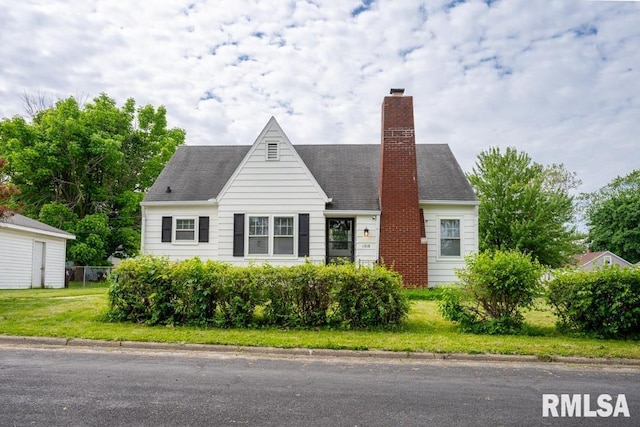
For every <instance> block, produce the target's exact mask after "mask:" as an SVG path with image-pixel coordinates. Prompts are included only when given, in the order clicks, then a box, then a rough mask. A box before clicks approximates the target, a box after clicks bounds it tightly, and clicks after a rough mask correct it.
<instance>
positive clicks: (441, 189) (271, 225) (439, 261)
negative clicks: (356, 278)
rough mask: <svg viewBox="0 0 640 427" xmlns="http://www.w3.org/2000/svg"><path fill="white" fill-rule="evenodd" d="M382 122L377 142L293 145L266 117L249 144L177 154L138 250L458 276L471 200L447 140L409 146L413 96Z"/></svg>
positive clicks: (439, 280) (420, 281) (410, 278)
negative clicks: (384, 267) (339, 262)
mask: <svg viewBox="0 0 640 427" xmlns="http://www.w3.org/2000/svg"><path fill="white" fill-rule="evenodd" d="M382 122H383V135H382V138H381V139H382V141H381V143H380V144H322V145H294V144H292V143H291V141H290V140H289V138H288V137H287V135H286V134H285V133H284V131H283V130H282V128H281V127H280V125H279V124H278V122H277V121H276V120H275V119H274V118H271V119H270V120H269V121H268V123H267V124H266V126H265V127H264V129H263V131H262V132H261V133H260V135H258V137H257V139H256V140H255V142H254V143H253V145H251V146H248V145H244V146H243V145H236V146H215V145H212V146H182V147H179V148H178V150H177V151H176V153H175V154H174V156H173V157H172V159H171V160H170V161H169V162H168V163H167V165H166V167H165V168H164V170H163V171H162V173H161V174H160V175H159V177H158V178H157V180H156V182H155V183H154V185H153V186H152V188H151V189H150V190H149V192H148V193H147V195H146V197H145V199H144V201H143V202H142V252H143V253H146V254H155V255H164V256H169V257H170V258H173V259H184V258H190V257H194V256H199V257H201V258H203V259H215V260H221V261H225V262H229V263H233V264H240V265H246V264H249V263H251V262H253V263H263V262H268V263H272V264H279V265H293V264H298V263H302V262H305V260H310V261H311V262H317V263H320V262H329V261H331V260H334V259H337V258H344V259H348V260H351V261H355V262H358V263H364V264H371V263H375V262H383V263H384V264H386V265H388V266H391V267H392V268H394V269H395V270H397V271H398V272H400V273H401V274H402V276H403V279H404V283H405V285H406V286H427V285H429V286H437V285H439V284H443V283H449V282H451V281H454V280H456V278H455V275H454V269H455V268H458V267H462V266H464V256H465V255H467V254H468V253H472V252H475V251H477V248H478V200H477V198H476V196H475V194H474V192H473V190H472V188H471V186H470V184H469V182H468V180H467V179H466V177H465V175H464V173H463V172H462V170H461V168H460V166H459V165H458V163H457V161H456V159H455V157H454V156H453V154H452V152H451V150H450V149H449V147H448V146H447V145H446V144H415V132H414V120H413V99H412V97H410V96H404V91H403V90H392V95H391V96H387V97H385V98H384V101H383V105H382ZM212 142H215V141H212Z"/></svg>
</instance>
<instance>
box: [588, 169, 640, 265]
mask: <svg viewBox="0 0 640 427" xmlns="http://www.w3.org/2000/svg"><path fill="white" fill-rule="evenodd" d="M583 199H584V200H585V201H586V202H587V204H586V210H585V218H586V221H587V225H588V229H589V238H588V240H589V245H590V247H591V249H592V250H595V251H605V250H606V251H611V252H614V253H615V254H616V255H619V256H621V257H622V258H624V259H626V260H627V261H629V262H631V263H637V262H638V261H640V169H636V170H634V171H632V172H631V173H629V174H628V175H626V176H624V177H617V178H615V179H614V180H613V181H611V182H610V183H609V184H607V185H606V186H604V187H603V188H601V189H600V190H598V191H596V192H594V193H590V194H585V195H583Z"/></svg>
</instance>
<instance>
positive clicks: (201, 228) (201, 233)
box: [198, 216, 209, 243]
mask: <svg viewBox="0 0 640 427" xmlns="http://www.w3.org/2000/svg"><path fill="white" fill-rule="evenodd" d="M198 242H200V243H207V242H209V217H208V216H201V217H199V218H198Z"/></svg>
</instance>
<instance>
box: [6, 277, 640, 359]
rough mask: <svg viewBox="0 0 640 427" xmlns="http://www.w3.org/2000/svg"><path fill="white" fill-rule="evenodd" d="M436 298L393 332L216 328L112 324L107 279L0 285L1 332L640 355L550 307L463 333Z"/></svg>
mask: <svg viewBox="0 0 640 427" xmlns="http://www.w3.org/2000/svg"><path fill="white" fill-rule="evenodd" d="M437 304H438V303H437V301H427V300H416V299H414V300H412V302H411V312H410V315H409V318H408V319H407V320H406V322H405V323H404V324H403V326H402V327H401V328H399V329H397V330H394V331H344V330H328V329H321V330H298V329H291V330H283V329H274V328H269V329H216V328H197V327H166V326H145V325H137V324H132V323H109V322H105V321H104V320H103V318H104V313H105V312H106V310H107V288H105V287H104V285H101V286H100V285H98V286H93V287H82V284H80V287H77V285H76V284H74V285H72V287H71V288H70V289H57V290H54V289H29V290H4V291H0V334H4V335H24V336H47V337H62V338H86V339H102V340H116V341H118V340H122V341H124V340H127V341H157V342H170V343H198V344H226V345H233V346H268V347H282V348H291V347H303V348H330V349H355V350H392V351H412V352H437V353H475V354H482V353H492V354H525V355H536V356H538V357H540V358H543V359H544V358H547V357H549V356H585V357H611V358H632V359H640V342H638V341H616V340H598V339H588V338H577V337H570V336H564V335H560V334H558V333H557V332H556V331H555V329H554V322H555V319H554V317H553V315H552V314H551V313H550V312H549V311H548V310H542V309H541V310H539V311H532V312H528V313H527V315H526V320H527V324H528V329H527V335H518V336H505V335H502V336H483V335H474V334H465V333H460V332H458V331H457V330H456V327H455V325H453V324H451V323H449V322H446V321H445V320H443V319H442V317H441V316H440V315H439V313H438V310H437Z"/></svg>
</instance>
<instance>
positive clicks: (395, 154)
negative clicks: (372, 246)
mask: <svg viewBox="0 0 640 427" xmlns="http://www.w3.org/2000/svg"><path fill="white" fill-rule="evenodd" d="M418 200H419V196H418V168H417V162H416V141H415V127H414V121H413V97H411V96H404V89H391V96H386V97H385V98H384V101H383V102H382V146H381V148H380V207H381V214H380V259H379V261H380V262H381V263H383V264H385V265H387V266H388V267H392V268H393V269H394V270H395V271H397V272H398V273H400V274H401V275H402V277H403V280H404V285H405V286H406V287H418V286H425V287H426V286H428V285H427V283H428V277H427V245H426V244H423V243H422V241H421V238H422V237H424V220H423V218H424V217H423V214H422V210H421V209H420V206H419V202H418Z"/></svg>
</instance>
